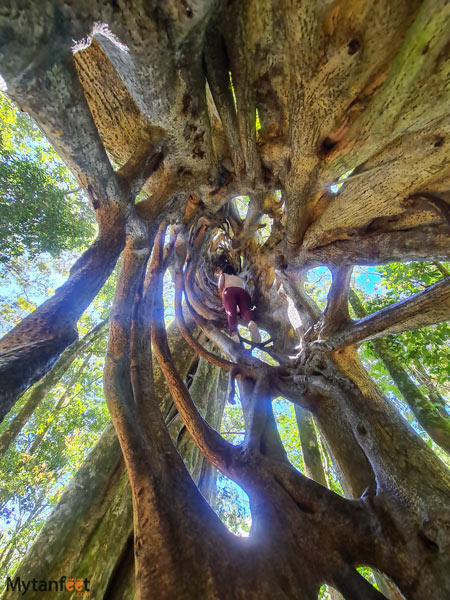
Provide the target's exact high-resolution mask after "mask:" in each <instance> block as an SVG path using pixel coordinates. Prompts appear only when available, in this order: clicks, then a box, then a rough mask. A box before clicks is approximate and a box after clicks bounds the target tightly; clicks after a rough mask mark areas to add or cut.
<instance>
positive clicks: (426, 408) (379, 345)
mask: <svg viewBox="0 0 450 600" xmlns="http://www.w3.org/2000/svg"><path fill="white" fill-rule="evenodd" d="M349 299H350V302H351V305H352V307H353V310H354V311H355V313H356V315H357V316H358V317H359V318H363V317H365V316H366V315H367V312H366V311H365V309H364V307H363V305H362V303H361V301H360V300H359V298H358V296H357V295H356V293H355V292H353V290H352V291H351V292H350V295H349ZM371 344H372V347H373V349H374V351H375V353H376V354H377V355H378V357H379V358H380V360H381V361H382V362H383V363H384V365H385V366H386V369H387V370H388V372H389V374H390V376H391V377H392V379H393V381H394V383H395V385H396V386H397V387H398V389H399V390H400V392H401V394H402V396H403V398H404V399H405V401H406V403H407V404H408V406H409V407H410V409H411V410H412V412H413V414H414V416H415V417H416V419H417V421H418V422H419V423H420V425H421V426H422V427H423V428H424V430H425V431H426V432H427V433H428V435H429V436H430V437H431V439H432V440H433V441H435V442H436V444H439V446H441V448H443V450H445V451H446V452H447V453H450V416H449V415H448V414H447V413H445V414H443V413H442V410H440V408H439V407H438V406H436V405H435V402H433V398H432V397H429V398H427V397H426V396H425V394H424V393H423V392H422V391H421V390H420V389H419V388H418V387H417V385H416V384H415V383H414V382H413V381H412V379H411V378H410V377H409V375H408V373H407V371H406V370H405V369H404V368H403V366H402V365H401V363H400V361H399V359H398V358H397V357H396V356H395V355H394V353H393V352H392V351H391V350H390V349H389V346H388V344H387V342H386V341H385V340H383V339H377V340H373V341H372V342H371Z"/></svg>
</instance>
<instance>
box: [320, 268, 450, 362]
mask: <svg viewBox="0 0 450 600" xmlns="http://www.w3.org/2000/svg"><path fill="white" fill-rule="evenodd" d="M448 318H450V278H446V279H444V280H442V281H439V282H438V283H435V284H434V285H432V286H430V287H428V288H426V289H425V290H423V291H421V292H418V293H417V294H414V295H413V296H411V297H410V298H407V299H406V300H401V301H400V302H397V303H396V304H393V305H392V306H388V307H386V308H383V309H382V310H379V311H378V312H376V313H374V314H372V315H370V316H368V317H365V318H363V319H360V320H359V321H356V322H354V323H352V324H351V325H348V326H347V327H346V328H344V330H343V331H340V332H337V333H335V334H334V335H332V336H331V337H330V338H329V339H328V340H327V347H329V348H331V349H333V350H336V349H337V348H343V347H344V346H350V345H353V344H358V343H360V342H363V341H364V340H370V339H373V338H376V337H381V336H385V335H390V334H392V333H401V332H402V331H407V330H409V329H416V328H419V327H426V326H428V325H433V324H435V323H440V322H441V321H445V320H447V319H448Z"/></svg>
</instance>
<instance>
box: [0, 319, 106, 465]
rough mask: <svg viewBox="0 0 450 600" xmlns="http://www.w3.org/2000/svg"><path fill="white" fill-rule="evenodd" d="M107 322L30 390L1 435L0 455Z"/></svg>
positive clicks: (100, 325)
mask: <svg viewBox="0 0 450 600" xmlns="http://www.w3.org/2000/svg"><path fill="white" fill-rule="evenodd" d="M105 324H106V323H105V321H102V322H101V323H99V324H98V325H97V326H96V327H94V329H92V330H91V331H90V332H88V333H87V334H86V335H85V336H84V337H83V338H82V339H81V340H78V341H76V342H74V343H73V344H71V345H70V346H69V348H67V349H66V350H65V351H64V352H63V354H62V355H61V356H60V358H59V359H58V360H57V361H56V363H55V364H54V365H53V367H52V368H51V369H50V371H49V372H48V373H47V375H45V377H44V378H43V379H42V381H41V382H40V383H38V384H36V385H35V386H34V387H33V389H32V390H30V393H29V395H27V400H26V402H25V404H24V405H23V406H22V408H21V409H20V411H19V412H18V414H17V415H16V416H15V417H14V418H13V419H12V420H11V422H10V423H9V424H8V426H7V428H6V429H5V430H4V431H3V433H2V434H1V435H0V457H1V456H3V455H4V454H5V452H6V451H7V450H8V448H9V446H10V445H11V444H12V443H13V441H14V440H15V439H16V437H17V436H18V435H19V433H20V431H21V429H22V427H23V426H24V425H25V423H26V422H27V421H28V419H29V418H30V417H31V415H32V414H33V412H34V411H35V409H36V408H37V406H39V403H40V402H41V400H43V399H44V398H45V396H46V395H47V394H48V393H49V392H50V391H51V390H52V389H53V388H54V387H55V386H56V385H57V384H58V382H59V381H60V379H61V377H63V375H64V374H65V373H66V372H67V370H68V369H70V367H71V365H72V363H73V361H74V360H75V359H76V358H77V357H78V356H80V355H81V354H82V353H83V352H85V351H86V350H87V348H89V346H90V344H91V343H93V342H94V341H95V340H97V339H98V338H99V337H100V336H101V335H104V334H105V333H106V331H105V330H104V327H105Z"/></svg>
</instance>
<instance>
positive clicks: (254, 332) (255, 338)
mask: <svg viewBox="0 0 450 600" xmlns="http://www.w3.org/2000/svg"><path fill="white" fill-rule="evenodd" d="M248 330H249V331H250V337H251V339H252V342H253V343H254V344H260V343H261V334H260V333H259V329H258V325H257V324H256V323H255V321H250V322H249V324H248Z"/></svg>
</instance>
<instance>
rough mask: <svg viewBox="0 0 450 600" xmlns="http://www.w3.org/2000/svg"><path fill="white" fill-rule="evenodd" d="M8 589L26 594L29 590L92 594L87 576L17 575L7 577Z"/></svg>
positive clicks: (82, 595) (8, 590)
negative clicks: (46, 576) (13, 577)
mask: <svg viewBox="0 0 450 600" xmlns="http://www.w3.org/2000/svg"><path fill="white" fill-rule="evenodd" d="M6 591H7V592H19V593H20V594H21V595H22V596H25V594H26V593H27V592H31V591H33V592H76V595H77V596H79V597H87V596H90V594H91V580H90V579H87V578H86V577H85V578H84V579H83V578H81V577H66V576H64V575H63V576H62V577H61V578H60V579H59V580H52V579H49V580H45V579H36V578H33V579H22V578H21V577H16V578H15V579H11V577H7V578H6Z"/></svg>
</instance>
